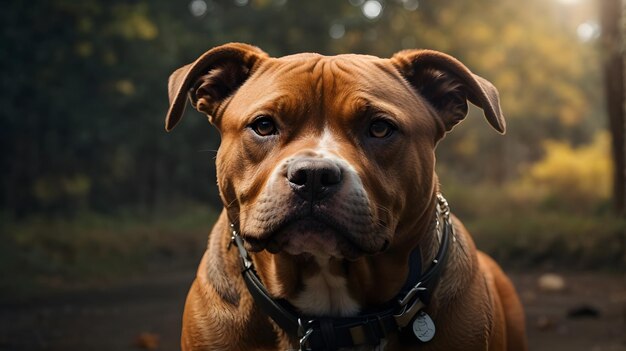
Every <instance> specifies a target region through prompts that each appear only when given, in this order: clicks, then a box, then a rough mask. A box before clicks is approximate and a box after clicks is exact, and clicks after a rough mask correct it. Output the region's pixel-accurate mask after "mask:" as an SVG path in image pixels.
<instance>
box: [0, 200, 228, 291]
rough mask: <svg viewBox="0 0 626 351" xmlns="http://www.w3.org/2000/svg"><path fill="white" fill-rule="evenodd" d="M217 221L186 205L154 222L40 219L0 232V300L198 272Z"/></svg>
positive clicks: (129, 215)
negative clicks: (153, 273)
mask: <svg viewBox="0 0 626 351" xmlns="http://www.w3.org/2000/svg"><path fill="white" fill-rule="evenodd" d="M216 218H217V214H216V213H215V212H214V211H212V210H210V209H208V208H207V207H203V206H199V205H187V206H183V207H181V208H179V209H177V210H171V209H170V210H167V211H166V210H163V211H159V213H158V214H145V213H140V212H139V211H132V210H131V211H125V212H123V213H121V214H117V215H101V214H94V213H82V214H79V215H77V216H74V217H72V218H55V217H52V218H51V217H45V216H37V217H31V218H28V220H26V221H20V222H10V221H9V222H8V223H7V221H4V224H3V225H2V228H0V229H1V230H2V233H3V234H2V246H0V276H1V277H2V280H1V281H0V297H2V295H13V296H15V295H18V294H25V295H30V294H37V293H38V292H39V291H41V290H52V291H54V290H65V289H72V288H76V287H82V286H92V285H97V284H107V283H112V282H115V281H117V280H123V279H128V278H130V277H132V276H134V275H138V274H142V273H145V272H146V271H149V270H156V269H163V270H174V269H180V268H182V267H190V268H191V267H193V266H195V265H196V264H197V263H198V261H199V258H200V257H201V255H202V252H204V248H205V247H206V241H207V235H208V232H209V230H210V228H211V225H212V224H213V222H214V221H215V219H216Z"/></svg>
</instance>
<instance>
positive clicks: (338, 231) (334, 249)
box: [244, 217, 388, 260]
mask: <svg viewBox="0 0 626 351" xmlns="http://www.w3.org/2000/svg"><path fill="white" fill-rule="evenodd" d="M244 239H245V242H246V246H247V249H248V250H250V251H253V252H258V251H262V250H267V251H268V252H270V253H273V254H276V253H280V252H285V253H287V254H290V255H294V256H297V255H312V256H316V257H320V256H321V257H325V256H332V257H338V258H346V259H352V260H353V259H357V258H358V257H361V256H363V255H367V254H374V253H377V252H380V251H382V250H384V249H386V247H387V246H388V241H385V242H384V243H383V244H382V245H381V246H382V247H380V248H373V249H372V248H365V247H364V246H363V245H362V244H359V243H356V242H354V241H353V240H351V239H350V235H349V232H347V229H345V228H341V226H338V225H336V224H334V223H332V222H330V221H325V220H321V219H317V218H314V217H304V218H298V219H295V220H292V221H289V222H287V223H285V224H284V225H282V226H280V227H279V228H278V229H277V230H275V231H274V232H272V233H269V234H267V235H263V236H262V237H261V238H258V237H245V236H244Z"/></svg>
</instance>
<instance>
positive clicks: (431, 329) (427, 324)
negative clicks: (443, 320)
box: [413, 311, 435, 342]
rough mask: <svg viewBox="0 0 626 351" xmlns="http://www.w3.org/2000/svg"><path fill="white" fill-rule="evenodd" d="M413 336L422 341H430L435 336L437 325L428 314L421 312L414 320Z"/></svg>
mask: <svg viewBox="0 0 626 351" xmlns="http://www.w3.org/2000/svg"><path fill="white" fill-rule="evenodd" d="M413 334H415V336H416V337H417V338H418V339H419V340H420V341H421V342H427V341H430V340H431V339H432V338H433V337H434V336H435V323H434V322H433V320H432V319H431V318H430V316H429V315H428V314H426V312H424V311H420V312H419V313H418V314H417V316H416V317H415V320H413Z"/></svg>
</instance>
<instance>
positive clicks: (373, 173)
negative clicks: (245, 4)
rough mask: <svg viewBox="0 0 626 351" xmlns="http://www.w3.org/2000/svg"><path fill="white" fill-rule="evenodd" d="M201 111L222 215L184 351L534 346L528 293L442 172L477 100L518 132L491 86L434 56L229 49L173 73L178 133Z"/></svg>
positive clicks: (498, 125) (186, 326)
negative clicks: (190, 113) (456, 129)
mask: <svg viewBox="0 0 626 351" xmlns="http://www.w3.org/2000/svg"><path fill="white" fill-rule="evenodd" d="M187 96H189V98H190V100H191V103H192V105H193V106H194V107H195V108H196V109H197V110H198V111H201V112H203V113H205V114H206V115H207V116H208V118H209V121H210V122H211V123H212V124H213V125H215V126H216V127H217V128H218V129H219V131H220V133H221V136H222V141H221V146H220V148H219V151H218V153H217V161H216V164H217V178H218V185H219V190H220V195H221V198H222V201H223V203H224V206H225V207H224V210H223V211H222V214H221V216H220V218H219V220H218V222H217V223H216V224H215V227H214V228H213V231H212V232H211V234H210V237H209V245H208V248H207V250H206V253H205V255H204V257H203V259H202V262H201V263H200V267H199V269H198V274H197V277H196V280H195V281H194V283H193V285H192V287H191V290H190V291H189V295H188V297H187V302H186V305H185V312H184V316H183V331H182V348H183V350H287V349H298V348H301V349H315V350H335V349H349V350H383V349H384V350H417V349H420V350H422V349H423V350H525V349H526V340H525V331H524V315H523V311H522V307H521V304H520V302H519V299H518V297H517V295H516V293H515V290H514V288H513V286H512V285H511V283H510V281H509V280H508V278H507V277H506V276H505V275H504V273H503V272H502V271H501V269H500V268H499V267H498V265H497V264H496V263H495V262H494V261H493V260H491V259H490V258H489V257H488V256H486V255H485V254H483V253H481V252H478V251H477V250H476V248H475V247H474V243H473V241H472V239H471V237H470V236H469V234H468V233H467V231H466V230H465V228H464V227H463V225H462V224H461V223H460V222H459V221H458V220H457V219H456V218H454V217H451V216H450V214H449V212H448V208H447V203H446V202H445V199H443V197H442V196H441V195H439V188H438V181H437V176H436V175H435V172H434V169H435V155H434V151H435V147H436V145H437V143H438V142H439V140H441V139H442V138H443V136H444V135H445V134H446V132H449V131H450V130H451V129H452V128H453V126H454V125H455V124H457V123H458V122H459V121H461V120H462V119H463V118H464V117H465V115H466V114H467V111H468V105H467V100H469V101H471V102H472V103H474V104H475V105H477V106H479V107H481V108H482V109H483V111H484V113H485V116H486V118H487V120H488V122H489V123H490V124H491V126H492V127H493V128H495V129H496V130H497V131H499V132H501V133H504V130H505V122H504V118H503V116H502V114H501V112H500V105H499V100H498V92H497V90H496V89H495V88H494V87H493V86H492V85H491V83H489V82H488V81H486V80H485V79H483V78H481V77H479V76H476V75H474V74H472V73H471V72H470V71H469V70H468V69H467V68H466V67H465V66H464V65H463V64H461V63H460V62H459V61H457V60H456V59H454V58H452V57H450V56H447V55H445V54H442V53H439V52H435V51H428V50H407V51H402V52H399V53H397V54H395V55H394V56H393V57H392V58H391V59H380V58H377V57H372V56H362V55H340V56H333V57H327V56H321V55H317V54H299V55H293V56H287V57H282V58H271V57H268V55H267V54H266V53H264V52H263V51H261V50H259V49H258V48H256V47H252V46H249V45H245V44H227V45H223V46H220V47H217V48H214V49H212V50H210V51H208V52H206V53H205V54H204V55H202V56H201V57H200V58H198V59H197V60H196V61H195V62H194V63H192V64H190V65H187V66H184V67H182V68H180V69H178V70H177V71H176V72H174V73H173V74H172V76H171V77H170V80H169V98H170V109H169V112H168V115H167V120H166V129H167V130H168V131H169V130H171V129H172V128H173V127H174V126H175V125H176V124H177V123H178V122H179V120H180V118H181V117H182V113H183V110H184V107H185V104H186V100H187ZM249 252H250V253H249ZM242 272H243V274H242Z"/></svg>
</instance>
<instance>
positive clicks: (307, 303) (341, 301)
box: [290, 260, 359, 317]
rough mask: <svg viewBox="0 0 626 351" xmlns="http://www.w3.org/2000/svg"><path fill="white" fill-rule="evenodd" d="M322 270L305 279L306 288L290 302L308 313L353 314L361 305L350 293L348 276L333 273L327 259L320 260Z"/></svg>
mask: <svg viewBox="0 0 626 351" xmlns="http://www.w3.org/2000/svg"><path fill="white" fill-rule="evenodd" d="M318 263H319V265H320V268H321V269H320V272H319V273H317V274H316V275H314V276H312V277H310V278H305V279H304V290H303V291H302V292H301V293H300V294H299V295H298V296H297V297H296V298H294V299H292V300H291V301H290V302H291V303H292V304H293V305H294V306H296V307H297V308H298V309H300V310H301V311H302V312H304V313H305V314H308V315H314V316H341V317H347V316H353V315H355V314H357V313H358V312H359V305H358V303H357V302H356V301H354V299H352V298H351V297H350V294H349V293H348V288H347V283H346V278H344V277H340V276H336V275H334V274H331V273H330V272H329V270H328V261H327V260H318Z"/></svg>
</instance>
